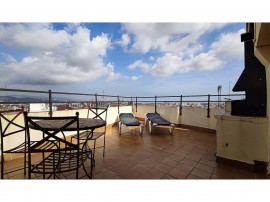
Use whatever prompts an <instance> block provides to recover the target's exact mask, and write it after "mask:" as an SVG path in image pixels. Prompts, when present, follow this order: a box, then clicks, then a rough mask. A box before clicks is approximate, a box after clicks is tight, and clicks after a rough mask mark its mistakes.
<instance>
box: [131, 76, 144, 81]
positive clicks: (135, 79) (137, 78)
mask: <svg viewBox="0 0 270 202" xmlns="http://www.w3.org/2000/svg"><path fill="white" fill-rule="evenodd" d="M141 77H142V76H132V77H131V78H130V79H131V80H132V81H137V80H139V79H140V78H141Z"/></svg>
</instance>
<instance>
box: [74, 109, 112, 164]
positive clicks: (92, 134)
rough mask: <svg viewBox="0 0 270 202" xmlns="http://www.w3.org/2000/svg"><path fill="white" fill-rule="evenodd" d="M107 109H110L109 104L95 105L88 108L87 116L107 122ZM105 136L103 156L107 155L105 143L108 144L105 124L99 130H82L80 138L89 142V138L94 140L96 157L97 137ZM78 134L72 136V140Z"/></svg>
mask: <svg viewBox="0 0 270 202" xmlns="http://www.w3.org/2000/svg"><path fill="white" fill-rule="evenodd" d="M107 111H108V106H107V107H95V108H91V107H89V108H88V112H87V118H92V119H100V120H102V121H105V122H107ZM102 136H103V146H101V147H103V157H104V156H105V145H106V126H104V127H103V128H101V129H98V131H92V130H90V131H89V130H88V131H85V132H82V133H81V134H80V140H81V141H82V142H87V140H92V141H94V147H93V159H95V151H96V148H97V147H96V141H97V139H99V138H101V137H102ZM76 138H77V137H76V136H72V137H71V142H72V140H73V139H76Z"/></svg>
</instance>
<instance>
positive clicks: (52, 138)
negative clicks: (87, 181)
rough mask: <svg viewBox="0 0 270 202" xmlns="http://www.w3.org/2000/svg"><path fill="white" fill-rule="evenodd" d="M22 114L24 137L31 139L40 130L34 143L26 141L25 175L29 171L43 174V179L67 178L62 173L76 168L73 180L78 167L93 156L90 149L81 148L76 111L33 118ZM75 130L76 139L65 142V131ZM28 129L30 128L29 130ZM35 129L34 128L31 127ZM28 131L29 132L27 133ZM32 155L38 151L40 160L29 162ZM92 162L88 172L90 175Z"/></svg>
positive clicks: (77, 175)
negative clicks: (39, 134) (58, 115)
mask: <svg viewBox="0 0 270 202" xmlns="http://www.w3.org/2000/svg"><path fill="white" fill-rule="evenodd" d="M24 114H25V120H26V134H27V138H28V139H29V140H30V138H34V136H35V133H37V131H34V130H39V131H41V132H42V133H43V138H42V139H41V140H40V141H38V142H36V143H35V144H34V145H29V144H28V178H29V179H31V174H32V173H35V174H42V175H43V179H45V178H51V177H52V176H53V178H60V175H61V176H64V177H66V175H65V174H64V173H67V172H71V171H76V179H78V177H79V168H80V167H81V166H83V168H84V170H85V172H86V169H85V167H84V162H85V161H86V159H87V158H90V159H91V157H92V151H91V150H89V149H88V150H87V151H86V150H84V147H80V144H79V142H80V136H79V113H78V112H77V113H76V116H69V117H33V116H28V115H27V113H24ZM71 128H72V131H74V132H75V133H76V134H75V135H74V136H76V137H77V142H76V143H72V142H69V141H67V138H66V135H65V133H64V132H65V131H71ZM30 129H31V130H30ZM33 129H34V130H33ZM30 133H31V135H30ZM33 154H41V155H42V156H41V159H40V160H39V161H37V162H35V163H33V162H32V158H33V157H32V155H33ZM92 167H93V166H92V161H91V171H90V175H89V174H87V172H86V174H87V175H88V176H89V177H90V178H91V177H92Z"/></svg>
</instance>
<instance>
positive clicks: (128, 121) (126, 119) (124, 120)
mask: <svg viewBox="0 0 270 202" xmlns="http://www.w3.org/2000/svg"><path fill="white" fill-rule="evenodd" d="M118 117H119V134H120V135H121V127H122V126H140V133H141V135H142V133H143V127H144V125H143V124H141V123H140V122H139V121H138V119H136V118H135V117H134V115H133V114H132V113H120V114H119V115H118Z"/></svg>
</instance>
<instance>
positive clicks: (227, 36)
mask: <svg viewBox="0 0 270 202" xmlns="http://www.w3.org/2000/svg"><path fill="white" fill-rule="evenodd" d="M242 33H245V30H244V29H240V30H238V31H236V32H229V33H223V34H221V35H220V37H219V38H218V40H216V41H215V42H213V43H212V45H211V48H212V49H213V50H215V52H216V55H217V56H219V57H221V58H242V57H243V56H244V44H243V42H241V40H240V39H241V38H240V35H241V34H242Z"/></svg>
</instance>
